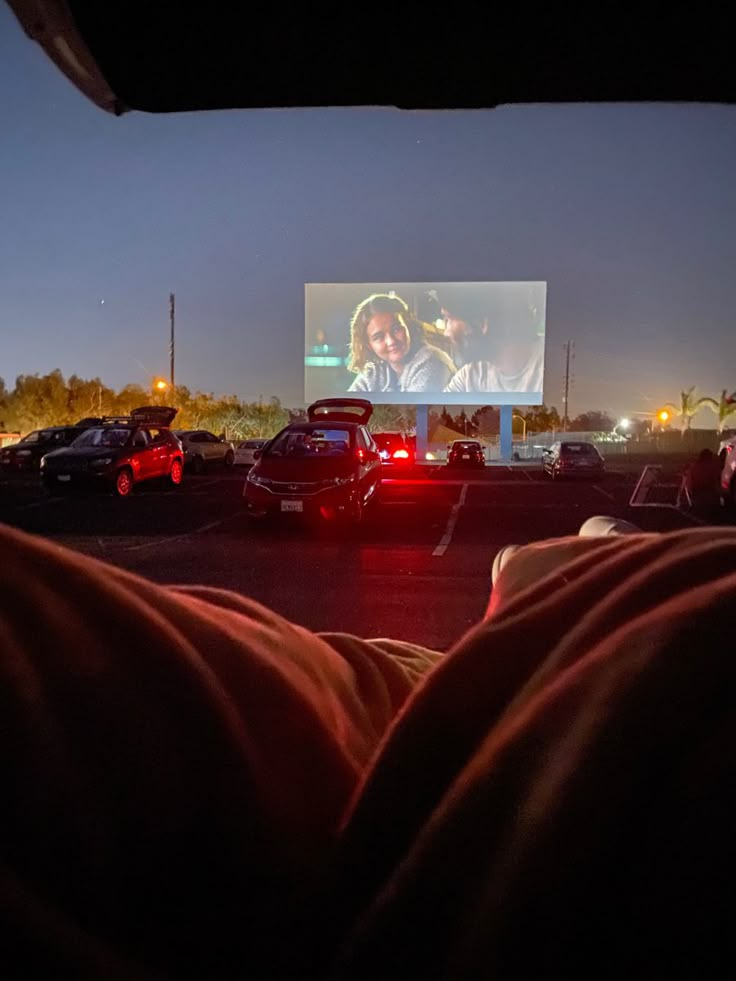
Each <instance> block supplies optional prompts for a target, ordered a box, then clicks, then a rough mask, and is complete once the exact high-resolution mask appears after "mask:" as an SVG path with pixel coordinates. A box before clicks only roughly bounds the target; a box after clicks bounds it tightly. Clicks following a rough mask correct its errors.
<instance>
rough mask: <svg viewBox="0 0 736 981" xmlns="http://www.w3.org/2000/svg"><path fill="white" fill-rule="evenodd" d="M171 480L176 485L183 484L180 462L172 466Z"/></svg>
mask: <svg viewBox="0 0 736 981" xmlns="http://www.w3.org/2000/svg"><path fill="white" fill-rule="evenodd" d="M171 480H172V481H173V483H175V484H180V483H181V464H180V463H179V461H178V460H175V461H174V463H172V464H171Z"/></svg>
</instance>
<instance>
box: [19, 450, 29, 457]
mask: <svg viewBox="0 0 736 981" xmlns="http://www.w3.org/2000/svg"><path fill="white" fill-rule="evenodd" d="M15 455H16V456H30V455H31V451H30V450H16V451H15Z"/></svg>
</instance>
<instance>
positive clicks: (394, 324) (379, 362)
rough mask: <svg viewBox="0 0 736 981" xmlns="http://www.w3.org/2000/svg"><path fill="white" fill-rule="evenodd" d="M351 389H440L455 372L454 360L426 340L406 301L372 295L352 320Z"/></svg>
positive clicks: (376, 390)
mask: <svg viewBox="0 0 736 981" xmlns="http://www.w3.org/2000/svg"><path fill="white" fill-rule="evenodd" d="M348 369H349V370H350V371H352V372H354V373H355V374H356V375H357V377H356V378H355V380H354V381H353V383H352V384H351V385H350V388H349V389H348V391H350V392H441V391H442V390H443V389H444V388H445V386H446V385H447V384H448V382H449V381H450V378H451V377H452V376H453V374H454V373H455V365H454V364H453V362H452V360H451V358H450V357H449V356H448V355H447V354H445V353H444V351H440V349H439V348H437V347H434V346H433V345H432V344H429V343H427V340H426V338H425V336H424V332H423V330H422V327H421V325H420V324H419V323H417V322H416V321H415V320H414V318H413V317H412V316H411V313H410V311H409V307H408V305H407V304H406V303H405V302H404V301H403V300H402V299H401V298H400V297H398V296H390V295H389V294H388V293H374V294H373V295H372V296H369V297H367V299H365V300H363V301H362V303H360V304H358V306H357V307H356V308H355V311H354V312H353V316H352V319H351V321H350V356H349V358H348Z"/></svg>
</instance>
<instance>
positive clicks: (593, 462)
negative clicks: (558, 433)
mask: <svg viewBox="0 0 736 981" xmlns="http://www.w3.org/2000/svg"><path fill="white" fill-rule="evenodd" d="M542 466H543V467H544V471H545V473H548V474H549V475H550V477H551V478H552V479H553V480H557V479H558V478H560V477H601V476H602V475H603V474H604V473H605V469H606V467H605V462H604V460H603V457H602V456H601V455H600V453H599V452H598V449H597V447H596V446H595V444H594V443H586V442H581V441H580V440H574V441H570V442H561V443H553V444H552V446H550V448H549V449H547V450H545V451H544V452H543V454H542Z"/></svg>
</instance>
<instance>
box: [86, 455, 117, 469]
mask: <svg viewBox="0 0 736 981" xmlns="http://www.w3.org/2000/svg"><path fill="white" fill-rule="evenodd" d="M111 463H112V457H111V456H101V457H99V458H98V459H97V460H90V462H89V465H90V466H91V467H109V466H110V464H111Z"/></svg>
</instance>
